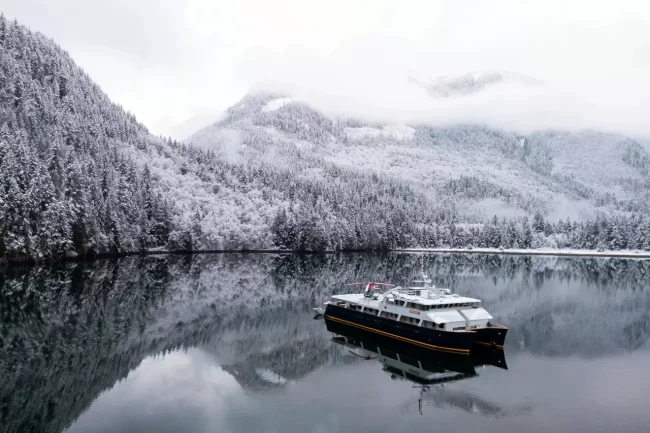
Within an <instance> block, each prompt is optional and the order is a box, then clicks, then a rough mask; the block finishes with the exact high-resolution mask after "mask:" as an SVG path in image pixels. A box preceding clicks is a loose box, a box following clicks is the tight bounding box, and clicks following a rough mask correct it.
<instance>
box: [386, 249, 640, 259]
mask: <svg viewBox="0 0 650 433" xmlns="http://www.w3.org/2000/svg"><path fill="white" fill-rule="evenodd" d="M391 251H394V252H402V253H440V254H501V255H513V256H549V257H602V258H608V257H609V258H625V259H650V251H594V250H568V249H567V250H562V249H560V250H553V249H548V250H544V249H530V250H525V249H499V248H472V249H468V248H396V249H394V250H391Z"/></svg>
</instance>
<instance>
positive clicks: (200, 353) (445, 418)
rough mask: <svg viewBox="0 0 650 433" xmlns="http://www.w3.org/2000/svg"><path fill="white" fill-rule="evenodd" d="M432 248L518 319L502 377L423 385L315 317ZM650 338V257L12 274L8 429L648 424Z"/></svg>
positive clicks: (408, 269) (3, 407)
mask: <svg viewBox="0 0 650 433" xmlns="http://www.w3.org/2000/svg"><path fill="white" fill-rule="evenodd" d="M420 257H423V261H424V267H425V270H426V271H427V273H428V274H429V275H430V276H431V277H432V278H433V279H434V282H435V283H436V284H437V285H438V286H446V287H450V288H452V289H453V290H455V291H457V292H459V293H461V294H467V295H469V296H473V297H477V298H480V299H482V300H483V302H484V305H485V307H486V309H487V310H488V311H489V312H490V313H491V314H492V315H493V316H495V321H496V322H497V323H502V324H505V325H507V326H508V327H509V328H510V331H509V334H508V337H507V339H506V345H505V361H506V363H507V369H505V368H499V367H497V366H492V365H486V366H478V367H476V369H475V372H476V374H469V375H466V376H463V377H461V378H460V380H453V381H450V382H448V383H444V384H440V385H434V386H431V387H429V388H428V389H426V388H425V389H423V388H422V387H419V386H418V385H417V383H416V382H414V381H410V380H406V379H404V380H401V379H400V378H399V376H398V375H397V374H395V373H394V372H392V373H391V371H388V370H389V369H387V368H386V364H384V363H383V362H382V360H381V358H380V357H379V356H375V357H370V358H373V359H366V358H364V357H363V356H360V353H357V352H358V351H355V350H353V348H351V347H349V346H344V345H342V344H339V343H340V342H339V343H337V342H335V341H332V334H331V333H329V332H328V331H327V329H326V326H325V323H324V322H323V321H322V320H312V317H313V314H312V311H311V308H312V307H313V306H315V305H318V304H320V303H321V302H323V301H324V300H326V299H327V298H328V297H329V295H331V294H333V293H338V292H341V291H342V290H346V289H347V288H346V287H345V286H344V285H343V284H344V283H349V282H353V281H368V280H381V281H390V282H394V283H398V284H403V283H405V282H406V281H408V280H409V279H410V278H411V276H413V275H414V274H415V272H417V269H418V261H419V258H420ZM649 332H650V261H642V260H631V259H602V258H589V259H581V258H552V257H526V256H498V255H444V254H432V255H423V256H422V255H409V254H397V253H396V254H388V255H382V256H378V255H368V254H342V255H305V256H296V255H262V254H258V255H254V254H251V255H244V254H227V255H199V256H182V257H173V256H170V257H163V256H150V257H144V258H141V257H137V258H136V257H132V258H126V259H122V260H119V261H101V262H96V263H92V264H67V265H62V266H60V267H56V268H36V269H31V270H12V271H5V273H4V274H3V273H0V432H2V433H5V432H7V433H9V432H11V433H14V432H15V433H26V432H44V433H47V432H64V431H65V432H70V433H73V432H74V433H77V432H148V431H151V432H174V433H177V432H282V433H289V432H353V431H354V432H365V431H372V432H400V431H404V432H407V431H417V430H416V429H419V430H420V431H455V432H470V431H481V432H499V433H502V432H510V431H513V432H514V431H522V432H585V433H587V432H589V433H594V432H603V433H605V432H607V433H610V432H617V433H625V432H644V433H647V432H648V431H650V409H649V408H650V404H649V402H648V397H649V396H650V374H649V373H648V366H650V343H649V342H648V334H649ZM405 357H406V355H405V354H402V357H401V358H400V359H405ZM433 358H435V357H433ZM432 362H433V361H432ZM454 362H455V361H454ZM422 365H424V362H423V363H422ZM444 366H445V367H450V368H451V370H450V372H449V374H452V372H453V369H454V367H455V364H453V362H452V364H449V363H447V364H444ZM445 374H446V373H445Z"/></svg>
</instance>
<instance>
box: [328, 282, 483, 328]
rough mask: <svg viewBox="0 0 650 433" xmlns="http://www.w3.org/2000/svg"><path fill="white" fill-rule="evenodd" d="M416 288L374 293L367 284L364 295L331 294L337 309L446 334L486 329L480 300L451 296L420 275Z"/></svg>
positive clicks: (398, 288)
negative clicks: (345, 309)
mask: <svg viewBox="0 0 650 433" xmlns="http://www.w3.org/2000/svg"><path fill="white" fill-rule="evenodd" d="M414 283H419V284H422V285H421V286H416V287H407V288H402V287H393V288H390V289H388V290H387V291H385V292H384V293H381V294H380V293H377V292H376V291H375V290H376V286H377V285H378V284H377V283H367V285H366V290H365V292H364V293H355V294H349V295H334V296H332V300H331V301H329V302H326V304H328V303H332V304H335V305H338V306H344V307H346V308H349V309H352V310H356V311H359V312H363V313H366V314H371V315H375V316H377V315H378V316H380V317H383V318H387V319H393V320H397V321H400V322H404V323H410V324H412V325H417V326H422V327H425V328H431V329H441V330H445V331H467V330H472V329H476V328H483V327H487V326H489V324H488V323H489V321H490V320H492V318H493V317H492V316H491V315H490V313H488V312H487V311H486V310H485V309H483V308H482V307H481V301H480V300H479V299H474V298H468V297H464V296H459V295H457V294H452V293H451V291H450V290H449V289H441V288H437V287H435V286H433V285H431V280H429V278H427V276H426V275H425V274H424V273H423V274H422V278H421V279H420V280H414Z"/></svg>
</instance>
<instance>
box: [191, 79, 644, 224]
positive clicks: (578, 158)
mask: <svg viewBox="0 0 650 433" xmlns="http://www.w3.org/2000/svg"><path fill="white" fill-rule="evenodd" d="M497 75H498V76H499V77H501V78H502V79H505V78H504V77H508V78H511V76H510V75H503V74H501V75H499V74H497ZM471 77H473V79H476V80H475V82H476V83H479V82H480V83H483V84H481V86H484V85H487V84H485V83H490V82H492V81H491V80H496V78H495V77H494V76H493V75H490V74H485V75H471ZM490 77H491V78H490ZM515 77H516V76H515ZM479 78H480V79H481V80H479ZM488 78H490V80H488ZM477 80H478V81H477ZM477 85H478V84H477ZM278 101H280V102H281V104H279V103H278ZM269 104H271V105H272V106H273V107H275V109H274V110H273V111H269V110H268V109H266V107H268V106H269ZM278 104H279V105H278ZM233 131H236V133H235V132H233ZM233 136H236V138H237V140H236V142H237V143H246V142H248V141H252V140H254V141H255V143H257V145H248V144H247V145H237V144H235V145H233V140H228V139H224V138H223V137H233ZM188 143H191V144H193V145H196V146H200V147H202V148H206V149H211V150H214V151H216V152H217V153H221V154H223V155H225V156H227V157H229V158H230V159H231V160H233V161H237V160H238V161H248V162H254V161H273V162H274V163H277V164H279V165H282V166H287V167H294V168H300V169H302V170H304V171H305V172H309V173H310V174H313V175H318V173H319V169H320V168H322V167H323V166H324V165H326V164H334V165H336V166H340V167H350V168H355V169H361V170H364V171H367V172H369V173H373V172H381V173H383V174H385V175H387V176H390V177H392V178H394V179H399V180H400V181H407V182H409V183H410V184H412V185H414V186H416V187H418V188H421V189H423V190H425V191H426V192H427V194H428V195H430V196H431V197H432V198H435V200H436V201H437V202H440V203H444V205H445V206H450V205H451V204H452V203H453V205H454V206H457V207H458V208H459V210H460V211H461V213H462V214H463V215H464V217H465V218H467V219H469V220H481V219H482V218H486V217H490V216H492V215H494V214H497V215H502V216H506V217H511V216H522V215H524V214H528V215H532V214H534V213H535V212H536V211H540V212H542V213H543V214H545V215H548V216H549V217H551V218H553V219H556V220H557V219H560V218H563V219H564V218H566V217H571V218H572V219H585V218H587V217H589V216H592V215H594V214H595V213H596V212H598V211H602V212H606V213H619V212H626V211H632V210H641V209H644V210H647V209H648V203H649V201H648V200H647V198H648V197H649V196H648V194H649V191H650V189H649V187H648V175H647V173H643V172H642V171H641V170H639V169H637V168H635V167H634V166H633V165H632V164H630V162H629V161H626V160H625V152H626V150H625V149H626V148H627V147H629V146H630V145H631V143H633V144H635V145H637V146H639V147H640V148H641V149H642V151H643V152H646V153H647V152H648V145H647V143H636V142H634V141H633V140H630V139H628V138H626V137H622V136H616V135H611V134H599V133H596V132H583V133H560V132H542V133H535V134H531V135H530V136H519V135H516V134H513V133H509V132H507V131H500V130H493V129H490V128H488V127H483V126H472V125H459V126H455V127H448V128H432V127H427V126H422V125H376V124H366V123H364V122H363V121H360V120H354V119H339V118H330V117H327V116H325V115H323V114H322V113H319V112H317V111H315V110H314V109H312V108H310V107H309V106H308V105H307V104H305V103H302V102H299V101H296V100H292V99H289V98H286V97H283V96H278V95H270V94H263V93H262V94H254V95H248V96H247V97H245V98H244V99H243V100H242V101H241V102H240V103H238V104H236V105H235V106H233V107H232V108H231V109H230V110H229V114H228V116H227V117H226V118H225V119H223V120H222V121H220V122H217V123H215V124H214V125H212V126H210V127H207V128H205V129H203V130H201V131H199V132H197V133H196V134H194V135H193V136H192V137H190V138H189V139H188ZM233 152H234V154H233ZM461 176H471V177H472V178H473V179H474V180H475V182H476V183H477V184H478V185H480V188H481V189H490V190H494V192H492V193H489V194H481V193H476V192H474V191H470V192H468V193H467V194H460V193H457V192H451V191H450V189H449V188H448V187H447V183H448V182H449V181H450V180H454V179H458V178H460V177H461ZM486 195H487V196H486Z"/></svg>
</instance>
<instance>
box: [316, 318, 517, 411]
mask: <svg viewBox="0 0 650 433" xmlns="http://www.w3.org/2000/svg"><path fill="white" fill-rule="evenodd" d="M326 324H327V330H328V331H330V332H332V333H333V334H335V335H334V336H333V337H332V341H333V342H334V343H337V344H340V345H342V346H344V347H346V348H347V349H348V352H349V353H350V355H351V356H352V355H354V356H357V357H359V358H362V359H365V360H368V361H370V360H376V361H378V362H379V363H381V364H382V370H383V371H384V372H385V373H386V374H387V375H388V376H389V377H390V378H391V379H393V380H403V381H409V382H411V383H412V387H413V388H419V390H420V391H419V398H418V410H419V412H420V414H422V407H423V405H433V406H438V407H455V408H458V409H463V410H466V411H468V412H471V413H475V414H481V415H487V416H492V417H501V416H505V415H509V414H510V415H511V414H514V413H515V412H516V413H522V412H527V411H528V408H519V409H517V410H508V409H505V408H503V407H502V406H501V405H499V404H497V403H494V402H491V401H488V400H485V399H483V398H481V397H479V396H476V395H473V394H472V393H469V392H466V391H462V390H449V389H448V388H445V384H448V383H452V382H458V381H462V380H466V379H470V378H474V377H477V376H478V373H477V368H479V367H483V366H494V367H497V368H500V369H504V370H507V369H508V366H507V364H506V360H505V355H504V353H503V349H492V348H487V347H486V348H485V349H483V350H479V351H473V352H472V354H471V355H467V354H453V353H447V352H439V351H433V350H428V349H424V348H420V347H418V346H415V345H412V344H409V343H404V342H401V341H396V340H394V339H392V338H387V337H382V336H377V335H375V334H372V333H369V332H364V331H360V330H358V329H356V328H353V327H348V326H345V325H341V324H338V323H336V322H331V321H326Z"/></svg>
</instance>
